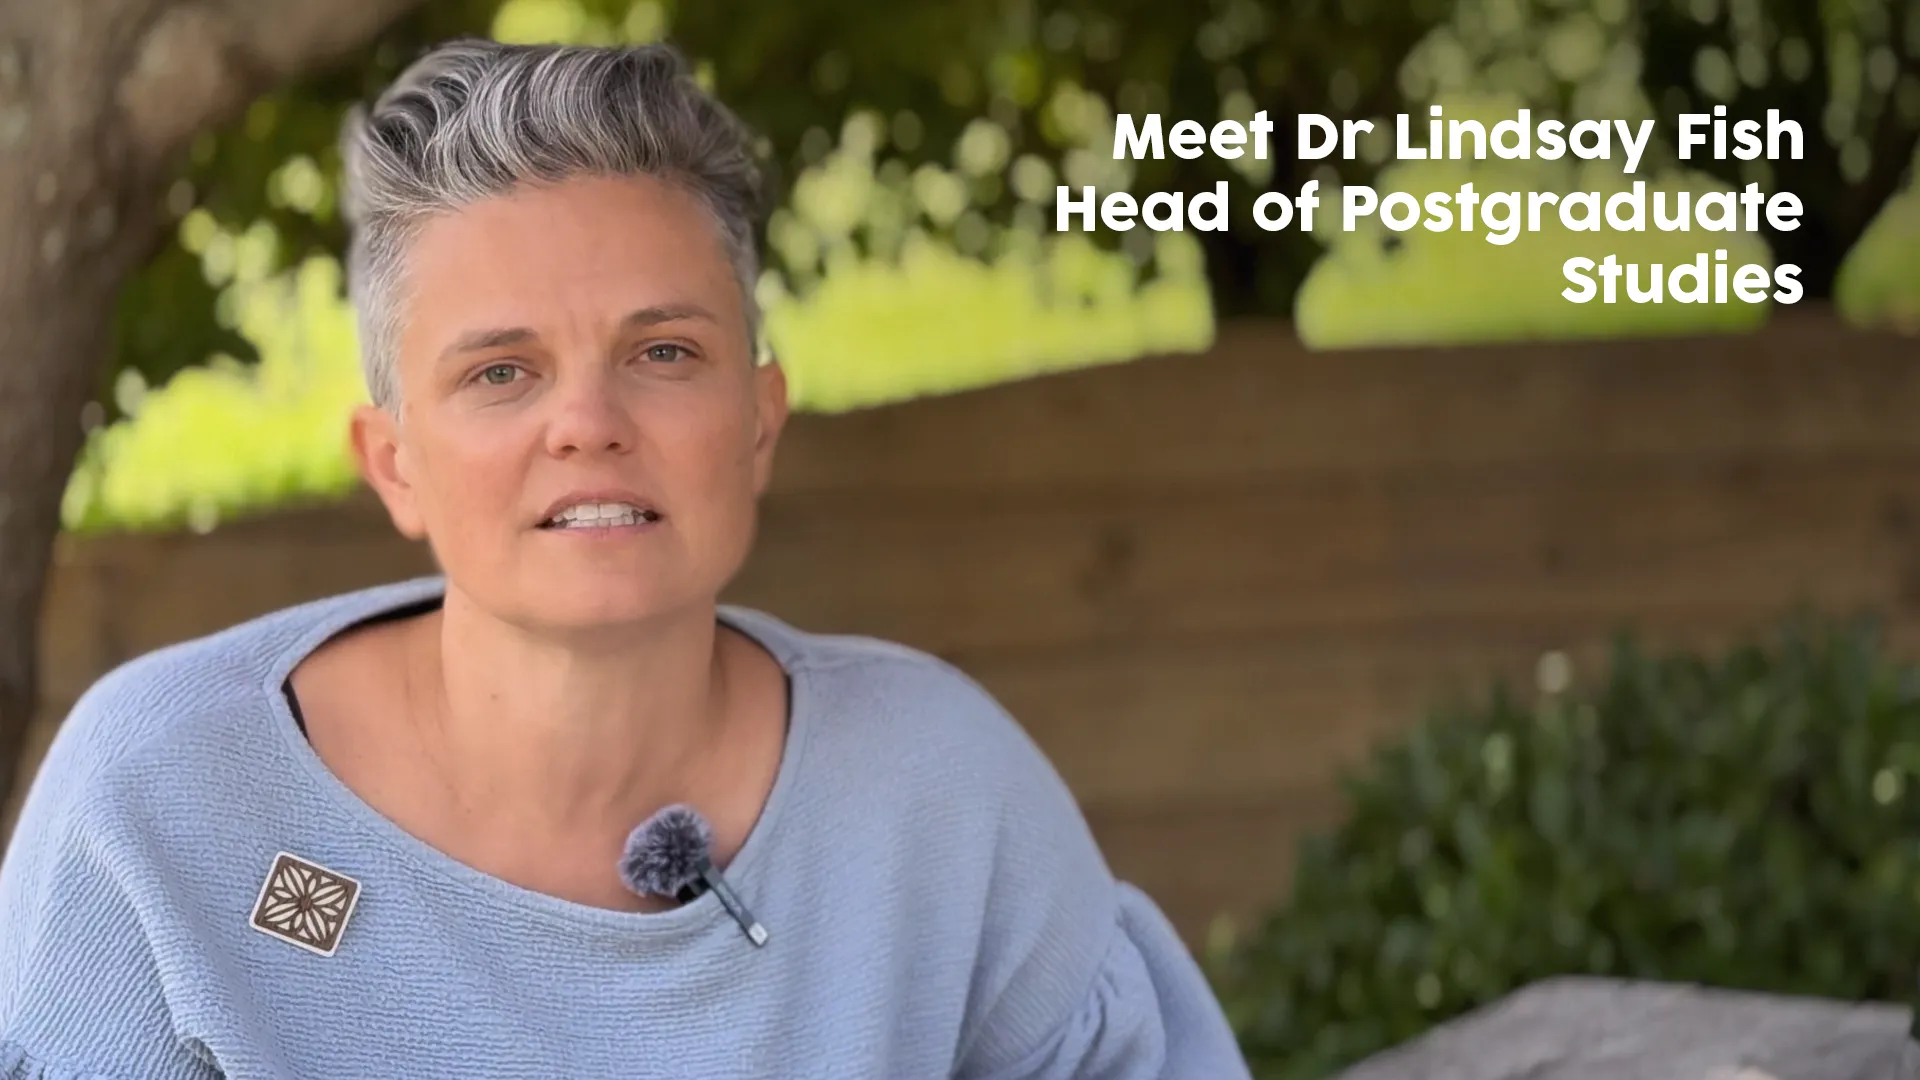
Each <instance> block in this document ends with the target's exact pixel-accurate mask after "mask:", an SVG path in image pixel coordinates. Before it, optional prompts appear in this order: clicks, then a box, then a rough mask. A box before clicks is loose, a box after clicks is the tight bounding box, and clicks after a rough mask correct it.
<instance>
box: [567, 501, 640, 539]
mask: <svg viewBox="0 0 1920 1080" xmlns="http://www.w3.org/2000/svg"><path fill="white" fill-rule="evenodd" d="M659 520H660V514H659V512H657V511H654V510H649V509H647V508H646V507H643V506H635V505H633V504H632V503H581V504H579V505H577V506H569V507H567V508H566V509H565V510H562V511H560V512H559V513H557V514H555V515H553V516H552V517H550V518H548V519H547V520H545V521H543V522H541V523H540V527H541V528H543V529H553V530H556V531H565V532H571V531H574V530H586V529H619V528H637V527H639V526H641V525H651V524H653V523H654V522H656V521H659Z"/></svg>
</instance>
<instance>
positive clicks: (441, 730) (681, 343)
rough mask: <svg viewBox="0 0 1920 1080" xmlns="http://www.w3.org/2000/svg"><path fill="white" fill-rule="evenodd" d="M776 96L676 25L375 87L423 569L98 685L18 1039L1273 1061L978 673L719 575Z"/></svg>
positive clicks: (376, 188)
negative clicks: (650, 39) (651, 36)
mask: <svg viewBox="0 0 1920 1080" xmlns="http://www.w3.org/2000/svg"><path fill="white" fill-rule="evenodd" d="M748 146H749V142H748V136H747V135H746V133H745V132H743V131H742V129H741V128H740V127H739V125H738V124H737V123H736V122H735V120H734V119H733V118H732V117H731V116H730V115H729V114H728V113H727V112H726V111H725V110H724V109H723V108H722V107H721V106H719V105H718V104H716V103H715V102H714V101H712V100H711V99H709V98H708V97H707V96H705V95H704V94H703V93H702V92H701V91H700V90H699V89H698V88H697V87H696V86H695V85H694V84H693V82H692V80H691V79H690V78H689V77H688V75H687V73H686V70H685V66H684V64H683V62H682V61H681V59H680V58H679V57H678V56H677V55H676V54H675V53H674V52H672V51H671V50H669V49H667V48H664V47H650V48H643V49H627V50H597V49H583V48H555V47H541V48H531V47H507V46H501V45H494V44H487V43H473V42H461V43H456V44H453V45H449V46H446V47H443V48H441V49H440V50H438V51H436V52H434V53H432V54H431V55H429V56H427V57H425V58H424V59H422V60H421V61H420V62H419V63H417V64H416V65H414V67H413V68H412V69H411V70H410V71H408V72H407V73H406V74H405V75H404V76H403V77H402V78H401V80H400V81H399V83H398V84H396V85H395V86H394V87H393V88H392V89H391V90H389V91H388V92H387V93H386V94H385V95H384V96H383V97H382V98H381V99H380V100H379V101H378V102H377V103H376V104H375V105H374V106H373V108H372V109H371V111H370V112H369V113H367V114H364V115H357V116H356V117H354V118H353V119H352V120H351V121H350V123H349V127H348V131H347V134H346V139H345V143H344V149H345V154H346V161H347V179H348V189H349V190H348V192H347V194H348V201H347V205H348V209H349V212H350V214H351V220H352V223H353V226H354V235H353V241H352V249H351V252H350V257H349V265H350V280H351V282H352V296H353V301H354V303H355V305H356V308H357V311H358V313H359V316H360V320H361V338H362V342H363V346H364V353H365V361H366V367H367V377H368V383H369V387H370V390H371V395H372V399H373V404H371V405H370V406H368V407H367V408H365V409H363V410H361V411H360V412H359V413H358V414H357V415H356V416H355V418H354V421H353V426H352V437H353V446H354V450H355V453H356V455H357V456H358V459H359V463H360V466H361V468H362V471H363V473H364V475H365V477H366V479H367V481H368V482H369V483H370V484H371V486H372V487H373V488H374V490H375V491H376V492H378V494H379V496H380V498H381V499H382V500H383V501H384V503H385V505H386V507H387V509H388V511H389V512H390V514H391V515H392V518H393V520H394V523H395V524H396V525H397V527H398V528H399V529H400V531H401V532H403V533H405V534H406V535H408V536H410V537H414V538H423V539H425V540H426V541H428V542H429V543H430V545H431V547H432V550H433V552H434V554H435V556H436V558H437V560H438V562H439V565H440V566H441V568H442V569H443V571H444V576H443V577H439V578H434V579H431V580H424V581H416V582H409V583H404V584H400V585H395V586H388V587H383V588H379V589H374V590H371V591H366V592H360V593H355V594H351V595H346V596H341V597H336V598H333V599H329V600H324V601H320V602H318V603H314V604H309V605H306V606H303V607H299V608H295V609H292V610H287V611H282V612H279V613H277V614H274V615H271V616H268V617H266V618H263V619H260V620H258V621H255V622H252V623H249V624H246V625H243V626H240V627H237V628H234V629H232V630H229V631H227V632H224V633H221V634H218V635H215V636H212V637H209V638H206V639H203V640H199V641H194V642H189V643H187V644H184V645H179V646H175V647H172V648H169V649H166V650H163V651H161V652H159V653H156V654H153V655H151V656H148V657H145V658H143V659H140V660H137V661H135V662H133V663H130V664H128V665H126V666H124V667H122V668H121V669H119V670H117V671H115V672H113V673H112V674H110V675H108V676H107V677H106V678H104V679H103V680H101V682H100V683H99V684H98V685H96V686H95V687H93V688H92V689H91V690H90V691H89V693H88V694H87V695H86V696H85V698H84V699H83V700H82V701H81V702H80V704H79V705H78V706H77V707H76V708H75V710H74V712H73V714H72V716H71V718H70V719H69V720H68V721H67V723H66V725H65V726H64V728H63V729H62V731H61V733H60V735H59V738H58V740H57V743H56V745H55V747H54V748H53V750H52V751H51V753H50V754H49V755H48V757H47V759H46V763H45V765H44V767H43V769H42V771H41V773H40V774H39V776H38V778H37V780H36V782H35V783H34V785H33V788H32V790H31V793H30V795H29V798H28V801H27V805H26V807H25V809H24V812H23V814H22V817H21V821H20V825H19V828H18V832H17V834H16V840H15V842H14V844H13V848H12V850H11V852H10V853H9V855H8V858H7V860H6V863H5V867H4V871H3V872H0V1044H3V1045H4V1050H3V1051H0V1076H6V1077H60V1078H78V1077H114V1078H129V1080H131V1078H140V1080H148V1078H173V1077H180V1078H187V1077H192V1078H200V1077H213V1076H225V1077H234V1078H239V1077H247V1078H252V1077H261V1078H267V1077H273V1078H285V1077H325V1078H341V1077H356V1078H358V1077H395V1078H404V1080H431V1078H437V1077H449V1078H451V1077H460V1078H471V1077H485V1076H503V1077H504V1076H512V1077H563V1076H564V1077H609V1078H612V1077H622V1078H624V1077H776V1076H777V1077H801V1076H806V1077H832V1078H836V1080H845V1078H858V1077H872V1078H876V1080H877V1078H889V1080H892V1078H915V1077H981V1078H1002V1077H1007V1078H1012V1077H1019V1078H1028V1077H1049V1078H1054V1077H1057V1078H1092V1077H1103V1078H1105V1077H1233V1076H1244V1075H1245V1066H1244V1065H1243V1064H1242V1062H1241V1060H1240V1058H1239V1057H1238V1055H1237V1052H1236V1050H1235V1048H1234V1045H1233V1040H1232V1037H1231V1034H1230V1032H1229V1030H1228V1028H1227V1026H1226V1024H1225V1022H1224V1020H1223V1018H1222V1016H1221V1013H1220V1010H1219V1008H1218V1006H1217V1004H1216V1003H1215V1002H1214V1001H1213V999H1212V998H1211V997H1210V995H1209V993H1208V989H1207V986H1206V983H1205V981H1204V980H1203V978H1202V977H1201V974H1200V972H1199V970H1198V968H1197V967H1196V965H1195V964H1194V963H1193V961H1192V959H1191V958H1190V957H1189V956H1188V955H1187V953H1186V952H1185V951H1184V950H1183V949H1182V947H1181V945H1180V943H1179V940H1178V939H1177V938H1176V937H1175V936H1174V934H1173V932H1172V930H1171V929H1170V928H1169V926H1168V924H1167V922H1166V920H1165V919H1164V918H1163V917H1162V916H1161V915H1160V914H1159V912H1158V911H1157V910H1156V909H1155V908H1154V907H1153V905H1152V904H1151V903H1150V902H1149V901H1148V900H1147V899H1146V897H1145V896H1143V895H1142V894H1141V893H1139V892H1138V891H1135V890H1133V889H1131V888H1129V887H1127V886H1125V885H1122V884H1120V883H1117V882H1116V881H1115V880H1114V879H1113V878H1112V877H1111V876H1110V874H1109V871H1108V869H1107V867H1106V866H1105V865H1104V863H1103V861H1102V859H1101V856H1100V853H1099V851H1098V850H1097V849H1096V847H1095V845H1094V842H1093V840H1092V838H1091V837H1090V835H1089V833H1088V831H1087V828H1086V826H1085V824H1084V822H1083V820H1082V818H1081V816H1080V814H1079V812H1078V810H1077V809H1076V807H1075V806H1074V804H1073V802H1072V800H1071V798H1070V797H1069V795H1068V793H1067V791H1066V790H1065V788H1064V786H1063V785H1062V783H1061V782H1060V780H1059V778H1058V777H1057V775H1056V774H1055V773H1054V771H1053V770H1052V768H1051V767H1050V766H1049V765H1048V764H1047V762H1046V761H1045V760H1044V759H1043V758H1042V756H1041V755H1040V753H1039V752H1038V750H1037V749H1036V748H1035V747H1034V746H1033V745H1032V744H1031V743H1030V742H1029V741H1028V740H1027V738H1026V737H1025V736H1024V735H1023V733H1022V732H1021V729H1020V728H1019V727H1018V726H1017V725H1016V724H1015V723H1014V721H1013V720H1012V719H1011V718H1010V717H1008V716H1007V715H1006V713H1005V712H1004V711H1003V710H1002V709H1001V708H1000V707H999V706H998V705H997V704H996V703H995V701H994V700H993V699H992V698H991V697H989V696H988V694H987V693H986V692H985V691H983V690H982V689H981V688H980V687H979V686H978V685H976V684H975V683H974V682H972V681H970V680H969V679H968V678H967V677H966V676H964V675H962V674H961V673H960V672H958V671H956V670H954V669H953V668H951V667H949V666H947V665H945V664H943V663H941V662H940V661H938V660H936V659H933V658H932V657H929V656H927V655H925V654H922V653H919V652H916V651H913V650H911V649H907V648H905V647H902V646H898V645H893V644H889V643H885V642H881V641H876V640H871V639H866V638H859V637H851V636H828V635H822V634H813V633H808V632H804V631H802V630H799V629H796V628H795V627H793V626H791V625H788V624H786V623H784V622H782V621H780V620H778V619H776V618H774V617H772V616H770V615H767V614H764V613H760V612H755V611H751V610H746V609H742V608H739V607H735V606H731V605H721V604H719V603H718V601H717V597H718V595H719V593H720V591H721V589H722V587H723V586H724V585H725V584H726V583H727V582H728V580H729V579H730V578H731V577H732V576H733V575H734V574H735V572H736V571H737V570H738V568H739V567H740V565H741V563H742V561H743V560H744V559H745V557H746V555H747V551H748V548H749V545H750V542H751V538H752V534H753V528H754V512H755V503H756V499H757V497H758V495H759V494H760V492H761V491H762V490H763V489H764V488H765V486H766V484H767V479H768V474H769V471H770V469H771V466H772V460H773V451H774V446H775V443H776V441H777V439H778V437H779V434H780V429H781V425H782V423H783V421H784V420H785V417H786V391H785V386H784V383H783V381H782V376H781V372H780V369H779V367H778V366H776V365H774V364H771V363H765V364H759V363H756V362H755V355H754V349H753V344H754V342H755V341H756V339H757V331H758V327H757V322H758V315H757V312H756V310H755V306H754V301H753V284H754V282H755V279H756V275H757V267H756V262H755V250H754V242H753V228H752V217H751V214H752V210H753V203H754V197H755V191H756V184H757V180H756V173H755V169H754V166H753V164H752V155H751V154H750V153H749V151H748V149H747V147H748ZM663 812H664V813H665V814H666V816H667V818H669V819H675V820H678V822H679V823H680V825H681V826H683V828H682V830H681V832H680V833H674V832H672V831H671V830H666V831H662V830H660V829H652V830H649V829H644V828H636V825H637V823H641V822H648V821H654V822H656V823H657V822H658V821H659V820H660V815H661V814H662V813H663ZM676 815H677V818H676V817H675V816H676ZM676 845H678V846H676Z"/></svg>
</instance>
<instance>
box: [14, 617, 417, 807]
mask: <svg viewBox="0 0 1920 1080" xmlns="http://www.w3.org/2000/svg"><path fill="white" fill-rule="evenodd" d="M430 588H432V584H431V583H430V582H427V581H414V582H404V583H401V584H399V585H388V586H381V587H378V588H375V589H367V590H360V591H356V592H350V593H342V594H339V595H335V596H329V597H325V598H322V599H318V600H314V601H309V602H307V603H304V604H299V605H295V606H292V607H287V608H282V609H280V610H277V611H273V612H270V613H267V614H265V615H261V616H258V617H256V618H253V619H250V620H247V621H246V622H243V623H239V624H237V625H235V626H231V627H228V628H226V629H223V630H219V631H216V632H214V633H210V634H205V635H202V636H200V637H196V638H191V639H188V640H185V641H180V642H177V643H174V644H171V645H167V646H164V647H162V648H159V649H155V650H153V651H151V652H148V653H145V654H142V655H140V656H137V657H134V658H132V659H130V660H126V661H124V662H122V663H120V664H119V665H118V666H116V667H114V668H113V669H112V670H110V671H108V672H107V673H106V674H104V675H102V676H101V677H100V678H99V679H98V680H96V681H95V682H94V683H93V684H92V685H91V686H89V687H88V688H87V690H86V692H85V693H83V694H82V695H81V696H80V699H79V700H78V701H77V702H75V703H74V706H73V708H72V709H71V710H70V711H69V712H68V714H67V716H66V718H65V719H64V720H63V721H62V722H61V724H60V727H59V729H58V731H57V732H56V734H55V736H54V739H53V742H52V744H51V745H50V746H49V747H48V750H47V756H46V758H45V760H44V761H43V762H42V764H41V766H40V770H39V771H40V774H41V775H44V776H47V777H49V780H48V784H49V785H52V784H58V785H60V786H62V787H68V788H74V787H84V786H85V785H86V783H87V782H88V781H90V780H93V779H95V778H98V777H100V776H102V775H103V774H106V773H108V772H112V771H115V770H117V769H124V768H127V767H136V766H138V765H139V764H142V763H152V764H158V763H160V762H161V761H163V760H165V759H181V760H192V759H193V755H194V754H196V753H198V752H201V751H204V750H205V748H206V747H205V745H204V743H205V740H204V739H202V738H201V737H202V736H206V737H210V738H212V739H214V740H224V743H223V749H224V750H228V751H230V750H232V749H233V747H232V744H231V737H232V736H233V735H235V734H245V733H260V732H264V731H267V730H268V729H269V725H268V724H267V723H266V722H265V721H266V720H267V719H268V717H269V714H270V713H271V707H272V700H273V694H274V693H275V692H276V691H277V684H278V681H279V678H281V677H284V672H282V671H280V669H281V668H283V667H290V666H291V663H292V661H293V659H294V658H295V657H296V656H297V655H298V654H299V653H300V652H301V651H302V650H310V649H311V648H313V647H314V646H315V645H317V644H319V642H320V641H322V640H324V639H325V638H326V637H327V636H328V634H329V633H331V632H333V631H335V630H336V629H337V628H338V627H340V626H343V625H346V624H350V623H351V622H353V621H356V619H357V618H358V617H359V616H358V614H357V613H359V612H363V611H378V610H380V609H382V608H383V607H386V606H391V605H393V604H395V603H401V602H404V601H405V600H406V599H407V598H408V597H411V596H412V595H413V594H414V593H419V592H421V591H422V590H425V589H430ZM200 760H202V761H205V758H204V757H202V758H201V759H200Z"/></svg>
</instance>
